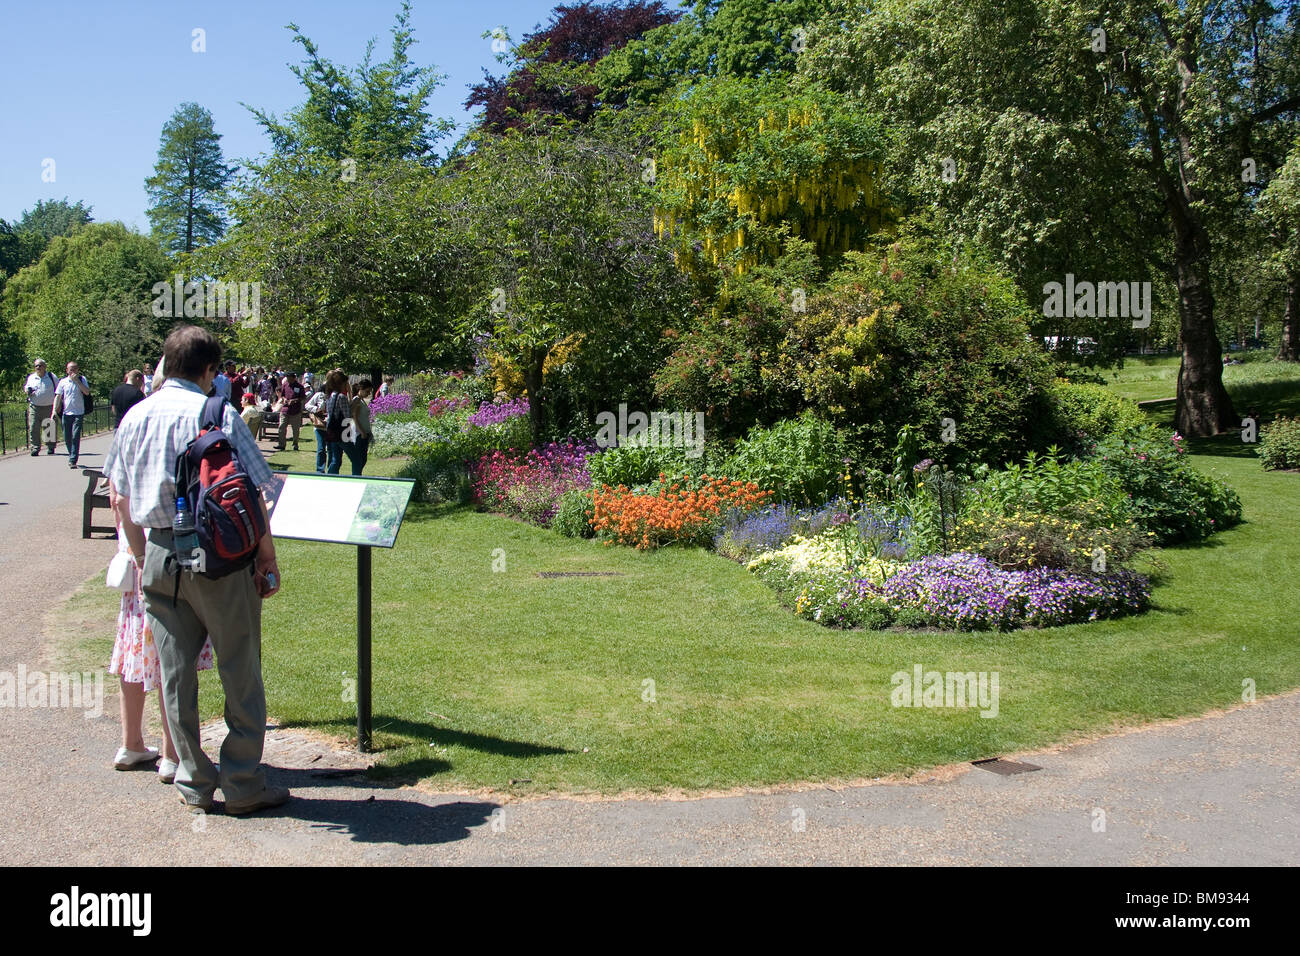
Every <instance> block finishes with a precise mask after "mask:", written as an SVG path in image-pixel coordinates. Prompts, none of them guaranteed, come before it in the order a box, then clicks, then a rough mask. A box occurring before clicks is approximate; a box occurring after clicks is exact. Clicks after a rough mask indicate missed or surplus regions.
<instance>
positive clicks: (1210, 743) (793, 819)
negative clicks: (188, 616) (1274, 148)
mask: <svg viewBox="0 0 1300 956" xmlns="http://www.w3.org/2000/svg"><path fill="white" fill-rule="evenodd" d="M108 440H109V439H108V436H99V437H95V438H90V439H87V440H86V441H85V442H84V443H83V452H82V462H83V463H84V464H87V465H94V464H97V463H98V462H100V461H102V456H103V453H104V451H105V450H106V449H107V447H108ZM84 488H85V479H84V478H83V477H82V475H81V473H80V471H77V472H73V471H71V470H70V469H68V468H67V465H66V458H65V457H63V456H56V457H55V458H54V459H53V460H51V459H49V458H47V457H46V456H45V455H41V456H40V457H39V458H35V459H33V458H30V457H28V456H20V457H14V458H8V459H5V460H0V540H3V541H4V542H5V545H4V550H3V551H2V552H0V618H2V619H3V620H5V621H8V622H9V624H10V626H9V629H8V633H7V635H6V637H5V639H4V640H3V641H2V642H0V671H7V672H10V673H16V672H17V671H18V669H19V667H20V666H21V667H24V668H26V669H27V670H28V671H32V670H37V669H41V668H42V667H43V666H45V664H44V662H45V658H44V652H45V648H44V642H43V638H42V635H41V621H42V619H43V617H44V616H45V614H46V612H47V611H48V610H49V609H50V608H51V607H52V606H53V605H54V604H55V603H57V602H58V601H60V600H62V598H63V597H65V596H66V595H68V594H70V593H71V592H72V591H73V590H75V589H76V588H77V587H78V586H79V585H80V584H81V582H83V581H84V580H85V579H86V578H87V577H89V576H90V575H92V574H94V573H95V572H96V571H102V569H103V568H104V567H105V566H106V565H107V563H108V559H109V557H110V556H111V555H112V553H113V551H114V549H115V547H116V545H115V542H114V541H112V540H111V539H108V538H103V537H100V538H97V539H95V540H91V541H83V540H82V538H81V537H80V534H81V493H82V491H83V490H84ZM104 626H105V628H108V629H111V627H112V626H113V622H111V621H106V622H105V624H104ZM109 680H110V681H112V680H115V678H109ZM110 700H115V698H110ZM271 703H272V706H271V710H272V711H274V702H271ZM153 706H155V705H154V703H153V700H152V697H151V699H150V708H152V707H153ZM0 721H3V724H0V807H2V808H3V810H2V811H0V813H3V820H4V826H3V827H0V863H2V864H6V865H29V864H69V865H71V864H78V865H103V864H107V865H119V864H149V863H154V862H157V863H169V864H181V865H184V864H208V865H211V864H214V863H218V864H257V863H273V864H282V865H292V866H301V865H333V864H359V863H383V864H393V863H397V864H401V863H422V864H428V863H481V864H497V863H535V864H556V863H568V864H573V863H576V864H584V863H622V864H638V863H657V864H678V863H685V864H720V863H722V864H725V863H767V864H802V863H854V864H873V863H886V864H888V863H902V864H961V865H978V864H994V865H998V864H1001V865H1008V864H1013V865H1014V864H1083V865H1089V864H1107V865H1153V864H1155V865H1160V864H1176V865H1216V864H1294V863H1295V861H1296V857H1297V849H1298V848H1300V755H1298V754H1297V747H1296V741H1297V740H1300V692H1293V693H1290V694H1286V695H1282V696H1280V697H1275V698H1272V699H1269V700H1265V701H1260V702H1258V703H1256V704H1253V705H1251V706H1249V707H1242V708H1239V709H1237V710H1234V711H1231V712H1229V713H1226V714H1222V715H1217V716H1213V717H1207V718H1203V719H1196V720H1190V721H1186V722H1181V723H1176V724H1166V725H1162V726H1157V727H1152V728H1148V729H1146V730H1142V731H1139V732H1136V733H1130V734H1125V735H1122V736H1115V737H1109V738H1104V739H1101V740H1096V741H1093V742H1090V743H1085V744H1079V745H1077V746H1073V747H1070V748H1068V749H1065V750H1061V751H1059V752H1046V753H1042V754H1039V755H1037V756H1028V757H1023V758H1021V759H1026V760H1029V761H1031V762H1033V763H1035V764H1038V765H1039V766H1041V767H1042V768H1043V769H1042V770H1040V771H1037V772H1034V773H1024V774H1018V775H1015V776H1007V777H1003V776H998V775H996V774H993V773H989V772H987V771H984V770H979V769H970V770H965V771H959V772H957V773H955V774H952V773H948V774H941V775H939V776H938V777H936V779H935V780H934V781H933V782H920V783H910V784H879V785H873V786H865V787H851V788H842V789H830V788H818V789H810V790H804V791H801V792H784V793H752V794H743V795H739V796H726V797H710V798H704V799H694V800H617V801H590V800H568V799H546V800H532V801H527V802H515V803H511V802H508V798H504V797H502V798H495V799H494V798H491V797H479V796H455V795H449V796H434V795H430V794H427V793H423V792H421V791H418V790H415V789H412V788H389V787H381V786H374V785H371V784H369V783H368V781H367V780H366V779H365V777H364V775H363V774H358V773H357V772H356V770H357V768H358V767H359V766H363V764H360V763H359V761H358V758H357V756H356V755H354V754H348V753H334V752H332V751H330V750H329V749H328V748H326V747H323V746H321V745H320V744H318V743H316V742H315V741H314V740H312V739H310V738H308V737H306V736H305V735H302V734H298V733H295V732H294V731H292V730H288V731H279V730H274V731H271V732H270V733H268V744H267V763H268V765H269V766H270V767H271V768H272V769H271V777H272V780H273V782H278V783H282V784H286V785H288V786H289V787H291V788H292V789H293V790H294V792H295V794H296V799H295V800H294V801H293V802H292V803H290V804H289V805H288V806H287V807H284V808H282V809H280V810H277V811H273V812H270V813H265V814H261V815H257V816H253V817H247V818H243V819H239V818H232V817H225V816H221V815H211V816H206V817H191V816H190V815H189V814H187V813H185V812H184V811H183V810H182V809H181V807H180V806H179V803H178V802H177V798H176V795H175V793H174V791H173V790H172V788H170V787H164V786H161V785H160V784H159V783H158V782H157V779H156V777H155V775H154V774H153V773H150V772H139V773H118V772H115V771H114V770H113V769H112V768H111V766H110V765H109V761H110V760H111V757H112V754H113V752H114V750H115V749H116V747H117V742H118V722H117V716H116V713H115V712H114V713H111V714H107V715H104V716H101V717H97V718H94V719H85V717H84V716H83V715H82V713H81V712H80V711H77V710H74V709H71V708H31V709H29V708H10V707H5V708H0Z"/></svg>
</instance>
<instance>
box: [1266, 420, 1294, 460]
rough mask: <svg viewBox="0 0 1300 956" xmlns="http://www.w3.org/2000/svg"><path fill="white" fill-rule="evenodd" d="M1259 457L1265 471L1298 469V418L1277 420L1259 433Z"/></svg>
mask: <svg viewBox="0 0 1300 956" xmlns="http://www.w3.org/2000/svg"><path fill="white" fill-rule="evenodd" d="M1259 457H1260V459H1261V460H1262V461H1263V463H1264V467H1265V468H1266V469H1269V470H1272V469H1277V468H1300V418H1279V419H1278V420H1277V421H1275V422H1270V423H1269V424H1267V425H1265V426H1264V428H1263V429H1262V430H1261V431H1260V433H1259Z"/></svg>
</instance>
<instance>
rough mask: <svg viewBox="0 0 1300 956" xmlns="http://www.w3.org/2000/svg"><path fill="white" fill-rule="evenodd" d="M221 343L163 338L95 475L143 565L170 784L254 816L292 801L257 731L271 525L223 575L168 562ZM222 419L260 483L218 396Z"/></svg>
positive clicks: (271, 581) (255, 458)
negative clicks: (216, 712)
mask: <svg viewBox="0 0 1300 956" xmlns="http://www.w3.org/2000/svg"><path fill="white" fill-rule="evenodd" d="M220 361H221V345H220V344H219V343H218V342H217V340H216V339H215V338H214V337H213V336H212V335H211V333H209V332H207V331H206V330H204V329H200V328H197V327H195V326H181V327H179V328H177V329H175V330H174V331H173V332H172V333H171V335H169V336H168V337H167V342H166V344H165V345H164V346H163V362H162V364H163V366H164V367H165V369H166V372H167V381H166V382H165V383H163V384H162V385H161V386H160V387H159V388H158V389H157V390H156V391H155V392H154V394H153V396H152V397H151V398H150V399H148V400H147V401H143V402H139V403H138V404H136V405H135V406H134V407H132V409H131V410H130V411H129V412H127V414H126V416H125V417H124V418H123V419H122V423H121V425H120V426H119V427H118V430H117V436H116V438H115V440H114V442H113V445H112V447H110V448H109V451H108V454H107V455H106V456H105V458H104V474H105V475H106V476H108V478H109V480H110V481H111V482H112V484H113V488H114V489H115V491H116V493H117V506H116V507H117V516H118V518H119V519H120V521H121V523H122V530H123V532H124V533H125V535H126V539H127V544H128V546H129V547H130V550H131V555H132V557H133V558H134V559H135V562H136V565H137V567H138V568H139V569H140V587H141V591H142V593H143V595H144V606H145V614H146V616H147V617H148V621H149V625H150V627H151V629H152V631H153V637H154V642H155V644H156V645H157V648H158V662H159V669H160V671H161V673H162V694H163V697H164V698H165V699H166V701H167V721H168V723H169V724H170V726H171V731H172V739H173V740H174V741H175V744H176V753H177V755H178V756H179V757H180V761H179V766H178V768H177V771H176V778H175V781H174V784H175V787H176V789H177V790H178V791H180V795H181V801H182V802H183V803H184V804H185V805H186V806H187V807H188V808H189V809H190V811H191V812H196V813H206V812H208V811H209V810H211V809H212V798H213V793H214V791H215V790H216V789H217V788H218V787H220V788H221V790H222V792H223V793H224V794H225V798H226V812H227V813H230V814H236V815H238V814H243V813H252V812H254V811H256V810H262V809H265V808H267V807H275V806H280V805H281V804H283V803H285V802H286V801H287V800H288V799H289V791H288V790H287V789H285V788H284V787H272V786H269V785H268V784H267V780H266V772H265V770H263V768H262V766H261V761H262V750H263V744H264V742H265V734H266V692H265V689H264V685H263V683H262V601H263V599H265V598H268V597H270V596H271V595H272V594H275V593H276V591H278V590H279V588H280V581H279V571H280V569H279V567H278V566H277V565H276V556H275V541H274V539H273V538H272V536H271V533H270V531H269V530H268V531H267V533H266V535H265V536H264V537H263V538H262V540H261V543H260V545H259V547H258V551H257V557H256V559H255V561H254V563H253V564H252V565H250V566H249V567H248V568H245V569H241V570H237V571H233V572H231V573H229V574H227V575H225V576H223V577H220V578H208V577H206V576H205V575H203V574H201V573H194V572H193V571H179V572H177V571H176V570H175V569H171V568H169V567H168V561H167V559H168V556H169V555H172V554H173V553H174V551H175V540H174V537H173V534H172V519H173V516H174V515H175V514H176V500H177V491H178V489H177V487H176V482H175V472H176V456H177V455H178V454H180V453H181V452H183V451H184V450H185V447H186V445H187V444H188V443H189V441H190V440H191V439H193V438H194V437H195V436H197V435H198V433H199V428H200V426H201V424H202V423H201V417H202V412H203V406H204V397H205V396H206V395H207V393H208V390H209V388H211V385H212V379H213V377H214V376H215V374H216V371H217V368H218V367H219V365H218V363H219V362H220ZM221 412H222V420H221V427H222V430H223V431H224V432H225V433H226V436H227V437H228V438H229V440H230V444H231V446H232V447H233V448H234V449H235V451H236V452H237V453H238V455H239V460H240V463H241V464H242V465H243V467H244V469H245V472H246V474H247V475H248V477H249V478H250V479H251V480H252V482H253V483H254V484H255V485H257V486H258V487H259V488H262V489H265V488H266V487H267V486H269V485H270V484H271V483H272V481H273V478H272V474H271V469H270V467H269V466H268V465H267V464H266V460H265V459H264V458H263V457H262V453H261V452H260V451H258V448H257V443H256V442H255V441H254V440H253V436H252V435H251V434H249V431H248V426H247V425H245V424H244V422H243V421H242V420H241V419H240V417H239V415H238V414H236V412H235V410H234V409H233V408H230V407H229V405H228V404H226V405H223V406H222V409H221ZM205 637H207V638H210V639H211V640H212V648H213V650H214V651H215V652H216V658H217V670H218V671H219V672H220V675H221V686H222V688H223V689H224V690H225V696H226V702H225V718H226V728H227V734H226V738H225V741H224V742H223V743H222V744H221V763H220V769H218V767H217V766H216V765H214V764H213V762H212V759H211V758H210V757H209V756H208V755H207V754H206V753H205V752H204V750H203V747H202V746H201V744H200V730H199V710H198V701H199V685H198V674H197V672H196V670H195V661H196V660H197V659H198V656H199V653H200V651H201V649H202V647H203V643H204V639H205Z"/></svg>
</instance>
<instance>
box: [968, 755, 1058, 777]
mask: <svg viewBox="0 0 1300 956" xmlns="http://www.w3.org/2000/svg"><path fill="white" fill-rule="evenodd" d="M971 766H972V767H979V768H980V769H981V770H991V771H992V772H993V773H997V774H1001V775H1002V776H1004V777H1009V776H1011V775H1012V774H1013V773H1029V772H1030V771H1031V770H1042V769H1043V768H1042V767H1037V766H1035V765H1034V764H1032V763H1016V762H1015V761H1014V760H1003V759H1002V758H1001V757H989V758H988V759H987V760H972V761H971Z"/></svg>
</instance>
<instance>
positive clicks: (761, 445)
mask: <svg viewBox="0 0 1300 956" xmlns="http://www.w3.org/2000/svg"><path fill="white" fill-rule="evenodd" d="M844 459H845V449H844V443H843V441H842V440H841V439H840V436H839V435H838V434H837V433H836V431H835V427H834V426H833V425H831V424H830V423H829V422H825V421H822V420H820V419H818V418H816V417H815V416H814V415H813V414H812V413H811V412H805V413H804V414H803V415H801V416H799V417H798V418H790V419H787V420H785V421H783V422H777V423H776V424H775V425H773V426H772V427H771V428H764V427H762V426H756V427H755V428H753V429H752V430H751V431H750V433H749V434H748V435H747V436H746V437H745V438H743V439H742V440H741V441H739V442H738V443H737V444H736V447H735V450H734V451H733V453H732V455H731V457H730V458H728V459H727V461H726V462H725V463H723V465H722V473H723V474H725V475H726V476H727V477H728V478H734V479H740V480H742V481H752V482H754V483H755V484H756V485H758V486H759V487H760V488H762V489H763V490H764V491H770V492H772V494H773V495H774V498H775V500H776V501H785V502H790V503H792V504H799V505H818V504H821V503H822V502H824V501H826V500H827V499H828V498H830V497H831V496H832V495H834V494H835V491H836V489H837V485H838V484H839V483H840V480H841V476H842V475H843V473H844Z"/></svg>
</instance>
